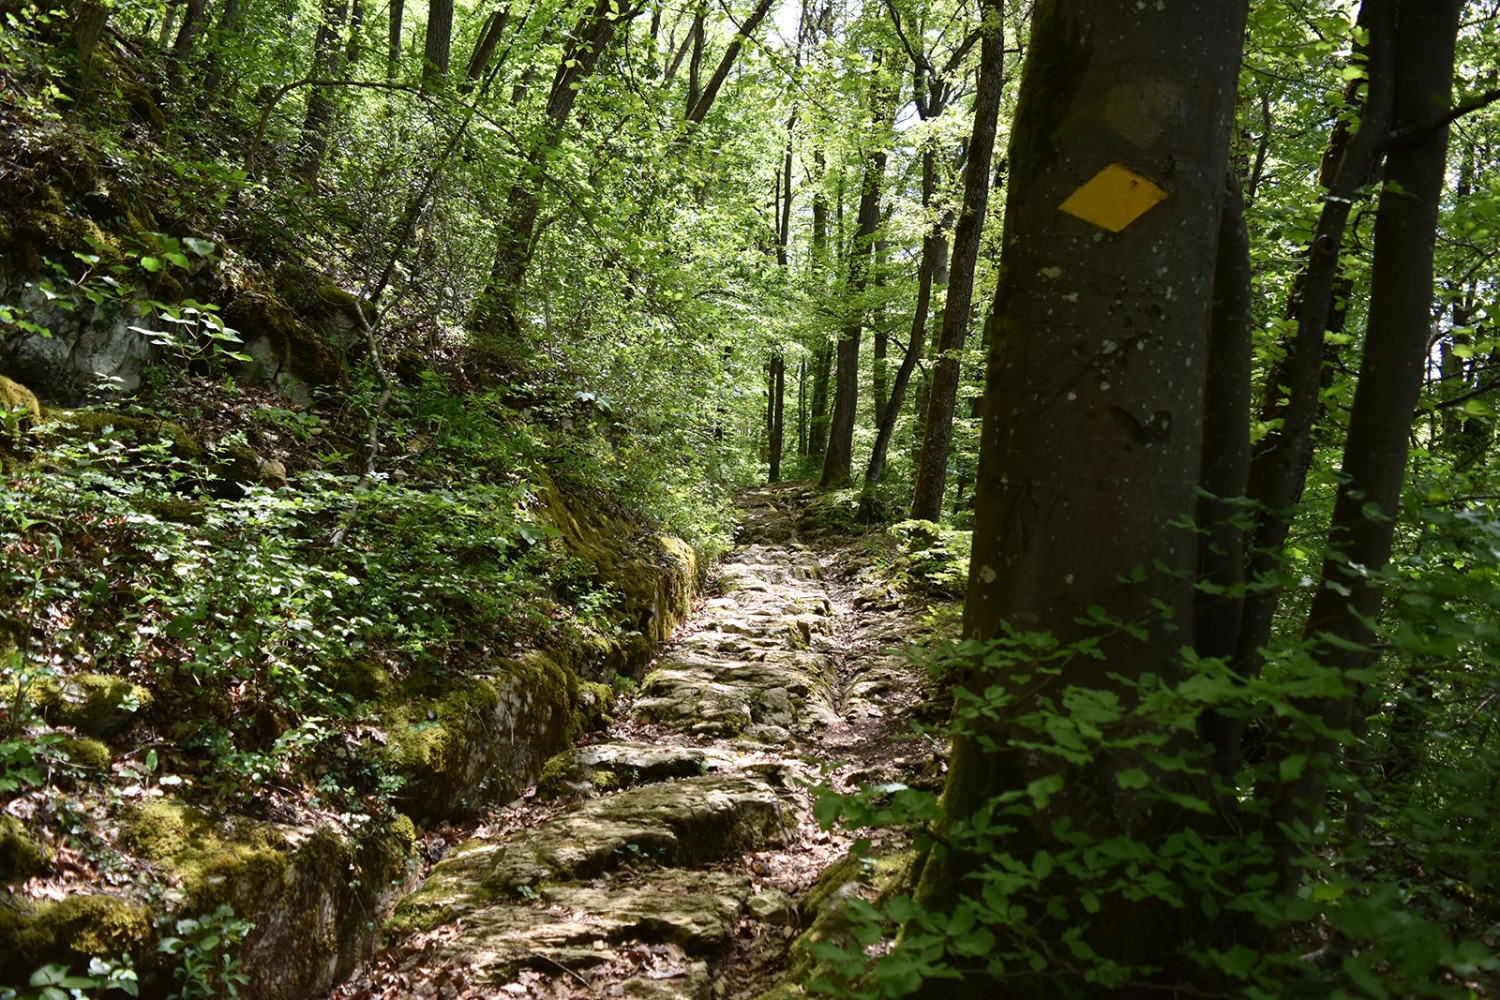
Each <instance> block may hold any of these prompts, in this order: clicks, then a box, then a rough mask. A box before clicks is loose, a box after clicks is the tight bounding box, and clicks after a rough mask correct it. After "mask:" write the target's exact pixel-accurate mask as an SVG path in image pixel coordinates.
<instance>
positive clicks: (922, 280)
mask: <svg viewBox="0 0 1500 1000" xmlns="http://www.w3.org/2000/svg"><path fill="white" fill-rule="evenodd" d="M919 78H920V74H919ZM938 110H941V109H938ZM936 193H937V154H936V153H935V152H934V151H933V150H932V148H931V147H929V148H927V149H925V150H923V151H922V208H923V209H924V210H925V209H929V208H931V207H932V199H933V196H934V195H935V194H936ZM946 248H947V245H946V243H945V241H944V240H943V222H942V221H939V222H938V224H937V225H935V226H934V227H933V228H932V229H931V230H930V231H929V232H928V233H927V234H926V235H925V236H923V237H922V259H921V262H920V263H919V264H918V265H917V301H916V304H915V305H914V306H913V309H912V315H911V332H910V333H909V334H908V336H907V340H906V352H905V354H903V355H902V358H901V366H900V367H899V368H898V369H896V377H895V378H894V379H893V380H892V382H891V398H890V399H889V400H888V401H887V402H886V404H885V407H884V408H883V409H882V410H881V411H880V422H879V425H878V426H877V427H876V428H875V445H874V447H873V448H871V449H870V464H869V465H867V466H866V467H865V481H864V487H863V489H862V490H861V493H860V498H859V516H860V518H861V519H862V520H864V521H872V520H874V518H875V514H876V510H875V503H876V489H877V488H878V487H879V486H880V480H881V477H882V476H883V475H885V459H886V455H887V453H888V452H889V451H890V446H891V437H892V435H894V434H895V432H896V418H897V417H898V416H900V414H901V404H902V403H903V402H905V399H906V386H907V384H908V383H909V382H910V380H911V375H912V372H913V371H915V370H916V367H917V359H918V358H920V357H921V356H922V350H923V348H924V347H925V346H926V342H927V312H928V310H929V309H930V308H931V307H932V284H933V281H932V278H933V272H934V271H936V270H937V266H938V261H939V260H940V259H942V258H943V257H944V256H945V251H946Z"/></svg>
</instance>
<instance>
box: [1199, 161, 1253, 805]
mask: <svg viewBox="0 0 1500 1000" xmlns="http://www.w3.org/2000/svg"><path fill="white" fill-rule="evenodd" d="M1250 282H1251V268H1250V238H1249V235H1248V233H1247V232H1246V230H1245V203H1244V198H1243V196H1242V194H1241V192H1240V181H1239V177H1238V176H1236V175H1235V174H1234V173H1233V172H1231V173H1230V174H1229V175H1228V178H1227V183H1226V188H1225V198H1224V209H1223V212H1222V213H1221V215H1220V218H1219V244H1218V249H1217V257H1216V259H1215V266H1214V300H1213V314H1212V317H1211V320H1210V323H1209V342H1208V380H1207V382H1206V383H1205V385H1204V390H1203V399H1204V408H1203V471H1202V472H1201V473H1200V474H1199V477H1198V485H1199V487H1201V489H1202V490H1203V494H1204V495H1203V496H1201V497H1200V499H1199V500H1198V529H1199V530H1200V531H1201V532H1203V534H1202V536H1201V537H1200V538H1199V540H1198V579H1199V580H1200V581H1201V583H1200V590H1199V591H1198V594H1197V597H1196V606H1195V607H1194V609H1193V630H1194V633H1195V635H1196V640H1197V641H1196V643H1195V649H1196V651H1197V653H1198V655H1199V656H1201V657H1204V658H1205V659H1207V658H1217V659H1222V660H1225V661H1232V660H1233V658H1234V654H1235V650H1236V649H1238V648H1239V636H1240V622H1241V618H1242V615H1243V609H1244V605H1243V603H1242V602H1243V598H1242V596H1241V595H1242V594H1243V590H1242V587H1243V585H1244V582H1245V540H1244V532H1243V530H1242V529H1241V528H1240V526H1239V522H1238V520H1237V518H1238V515H1239V514H1240V508H1239V507H1238V506H1237V505H1236V504H1235V503H1234V502H1233V501H1234V500H1235V499H1236V498H1238V497H1242V496H1243V495H1244V493H1245V481H1246V478H1247V477H1248V476H1249V475H1250V394H1251V390H1250V373H1251V360H1252V355H1251V332H1252V329H1253V325H1254V319H1255V317H1254V312H1253V302H1254V300H1253V297H1252V292H1251V286H1250ZM1198 731H1199V733H1200V734H1201V735H1202V737H1203V739H1204V742H1206V743H1207V744H1209V745H1210V746H1211V747H1213V753H1214V766H1215V769H1216V771H1217V772H1218V773H1219V775H1220V776H1221V777H1223V778H1224V779H1225V780H1226V781H1228V780H1229V779H1230V777H1231V776H1232V775H1233V774H1234V772H1235V769H1236V768H1237V767H1238V765H1239V762H1240V744H1241V739H1242V735H1243V733H1244V720H1243V718H1240V717H1235V716H1227V715H1223V714H1220V713H1218V712H1207V713H1205V714H1204V715H1203V717H1202V718H1200V719H1199V722H1198ZM1230 787H1232V785H1231V786H1230Z"/></svg>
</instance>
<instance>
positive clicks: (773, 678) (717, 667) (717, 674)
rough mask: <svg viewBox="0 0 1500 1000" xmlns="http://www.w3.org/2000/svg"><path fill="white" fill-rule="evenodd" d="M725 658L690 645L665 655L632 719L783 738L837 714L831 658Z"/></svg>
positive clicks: (703, 732) (644, 685)
mask: <svg viewBox="0 0 1500 1000" xmlns="http://www.w3.org/2000/svg"><path fill="white" fill-rule="evenodd" d="M750 656H753V657H754V658H753V659H750V658H747V659H745V660H737V659H735V660H726V659H722V658H719V657H716V656H710V655H703V654H701V653H696V652H692V651H687V652H676V653H673V654H670V655H668V656H666V657H663V658H662V660H661V661H660V662H659V663H658V664H657V666H656V669H655V670H653V671H651V673H649V674H647V675H646V678H645V680H644V681H642V682H641V691H640V696H639V697H638V698H637V699H636V703H635V707H634V708H633V709H632V710H631V716H632V718H634V719H636V720H637V721H640V722H654V723H658V724H660V725H665V726H671V727H673V728H675V729H679V730H681V731H682V732H686V733H691V734H693V735H694V736H703V737H712V736H742V737H745V738H748V739H758V740H761V741H762V742H769V743H783V742H785V741H786V739H787V738H788V737H789V736H790V735H791V733H793V732H796V733H808V732H811V731H814V730H816V729H818V728H820V727H822V726H826V725H830V724H832V723H834V722H837V721H838V713H837V711H836V710H835V709H834V707H833V706H834V685H835V683H836V676H835V674H836V669H835V664H834V661H833V659H832V657H829V656H825V655H823V654H821V653H811V652H805V651H799V650H793V649H771V650H766V651H764V652H761V653H755V654H750Z"/></svg>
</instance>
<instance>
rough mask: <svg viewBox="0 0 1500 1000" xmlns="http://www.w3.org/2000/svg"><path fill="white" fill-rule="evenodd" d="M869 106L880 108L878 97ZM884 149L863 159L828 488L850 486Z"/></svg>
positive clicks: (826, 458) (827, 459)
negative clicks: (867, 298) (866, 308)
mask: <svg viewBox="0 0 1500 1000" xmlns="http://www.w3.org/2000/svg"><path fill="white" fill-rule="evenodd" d="M874 103H875V104H876V106H877V107H879V106H880V105H881V103H882V102H881V101H880V100H879V99H878V97H877V98H876V99H875V101H874ZM885 161H886V153H885V150H883V149H881V150H877V151H876V152H874V153H872V154H870V156H869V158H868V159H867V160H866V166H865V176H864V186H863V189H862V190H861V192H860V196H859V212H858V215H857V217H856V221H855V228H854V240H853V243H852V245H851V246H850V248H849V283H848V287H847V301H846V303H845V308H846V309H847V310H848V312H847V316H848V319H847V320H846V321H845V324H844V329H843V333H842V335H841V336H840V337H839V342H838V350H837V358H838V363H837V366H836V369H835V377H834V391H833V415H832V417H831V418H830V419H829V421H828V451H827V452H826V453H825V454H824V455H823V475H822V478H821V479H820V480H819V485H820V486H822V487H823V489H832V488H834V487H838V486H843V485H845V484H846V483H848V482H849V480H850V479H851V478H853V475H852V469H853V463H854V418H855V416H856V410H857V407H858V403H859V342H860V336H861V334H862V333H863V332H864V309H865V306H864V293H865V289H866V287H867V286H868V283H869V278H870V259H871V257H872V256H873V254H874V250H875V233H876V230H877V228H878V227H879V225H880V187H881V183H882V181H883V180H884V177H885Z"/></svg>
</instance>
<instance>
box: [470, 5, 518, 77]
mask: <svg viewBox="0 0 1500 1000" xmlns="http://www.w3.org/2000/svg"><path fill="white" fill-rule="evenodd" d="M509 23H510V7H509V6H507V7H505V9H504V10H497V11H495V12H494V13H492V14H490V16H489V18H488V19H486V20H485V22H484V30H483V31H481V32H480V33H479V41H478V42H476V43H475V44H474V52H473V53H472V54H471V55H470V56H469V64H468V66H467V67H466V68H465V69H464V83H463V86H461V87H459V93H461V94H467V93H469V92H470V91H471V90H473V89H474V86H475V85H476V84H477V83H478V82H479V78H480V77H481V76H483V75H484V71H485V70H486V69H488V68H489V65H490V60H491V59H493V58H494V57H495V48H496V47H497V46H498V45H499V44H500V36H501V35H503V34H504V33H505V26H506V25H507V24H509Z"/></svg>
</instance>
